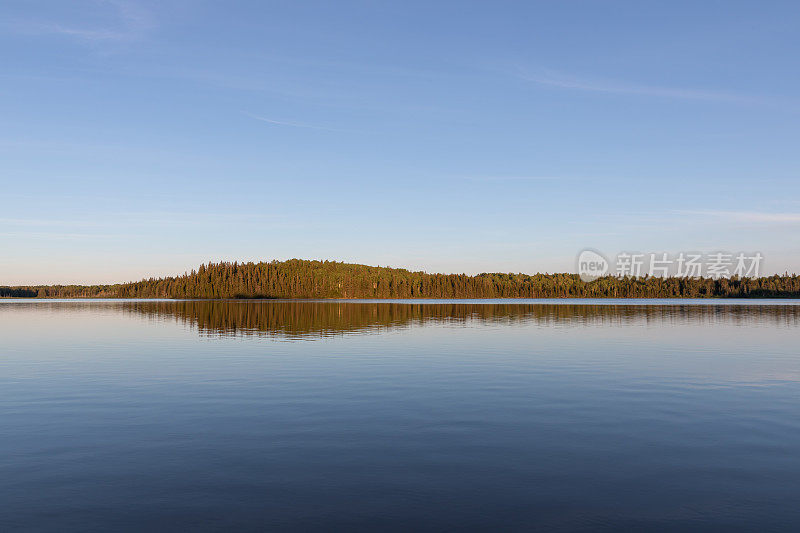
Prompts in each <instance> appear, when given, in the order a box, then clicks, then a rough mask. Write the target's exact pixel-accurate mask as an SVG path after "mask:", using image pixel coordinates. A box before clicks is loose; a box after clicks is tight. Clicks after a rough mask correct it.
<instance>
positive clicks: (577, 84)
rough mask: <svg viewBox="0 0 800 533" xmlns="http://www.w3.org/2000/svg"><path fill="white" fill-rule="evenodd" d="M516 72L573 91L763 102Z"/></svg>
mask: <svg viewBox="0 0 800 533" xmlns="http://www.w3.org/2000/svg"><path fill="white" fill-rule="evenodd" d="M518 76H519V77H520V78H522V79H523V80H526V81H529V82H532V83H536V84H539V85H544V86H549V87H557V88H560V89H571V90H577V91H592V92H601V93H609V94H630V95H639V96H652V97H657V98H674V99H681V100H705V101H714V102H727V103H750V104H753V103H756V104H763V103H767V100H766V99H761V98H754V97H750V96H745V95H739V94H733V93H728V92H719V91H708V90H698V89H689V88H682V87H668V86H661V85H644V84H638V83H630V82H625V81H618V80H599V79H587V78H579V77H574V76H570V75H565V74H563V73H559V72H555V71H551V70H537V71H530V70H526V69H519V72H518Z"/></svg>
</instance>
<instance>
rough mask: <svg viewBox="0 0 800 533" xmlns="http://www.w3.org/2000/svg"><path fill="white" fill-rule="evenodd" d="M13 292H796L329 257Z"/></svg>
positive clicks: (773, 286) (799, 285)
mask: <svg viewBox="0 0 800 533" xmlns="http://www.w3.org/2000/svg"><path fill="white" fill-rule="evenodd" d="M0 296H2V297H16V298H40V299H43V298H141V299H152V298H175V299H187V298H188V299H209V300H212V299H240V300H246V299H265V300H266V299H375V300H386V299H414V300H417V299H419V300H423V299H486V298H498V299H510V298H559V299H561V298H563V299H572V298H594V299H597V298H601V299H607V298H619V299H641V298H669V299H672V298H675V299H686V298H719V299H728V298H770V299H783V298H800V276H798V275H796V274H791V275H788V274H787V275H783V276H778V275H774V276H766V277H759V278H737V277H734V278H719V279H712V278H688V277H687V278H676V277H666V278H662V277H649V276H644V277H636V278H635V277H614V276H605V277H602V278H598V279H596V280H594V281H590V282H585V281H583V280H581V278H580V277H579V276H578V275H577V274H569V273H558V274H533V275H530V274H514V273H483V274H477V275H474V276H472V275H467V274H428V273H426V272H412V271H409V270H405V269H400V268H388V267H375V266H368V265H359V264H351V263H340V262H336V261H309V260H302V259H290V260H288V261H270V262H259V263H236V262H234V263H208V264H203V265H200V267H199V268H198V269H197V270H192V272H191V273H186V274H183V275H180V276H171V277H164V278H149V279H145V280H142V281H138V282H130V283H120V284H111V285H29V286H16V287H0Z"/></svg>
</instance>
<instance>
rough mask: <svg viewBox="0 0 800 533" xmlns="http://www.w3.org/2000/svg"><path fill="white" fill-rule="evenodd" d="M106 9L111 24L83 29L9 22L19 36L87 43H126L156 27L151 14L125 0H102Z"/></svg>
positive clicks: (35, 22) (61, 23)
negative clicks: (22, 34) (58, 38)
mask: <svg viewBox="0 0 800 533" xmlns="http://www.w3.org/2000/svg"><path fill="white" fill-rule="evenodd" d="M98 3H99V4H100V5H102V6H106V8H107V9H106V11H107V12H108V13H107V15H108V19H109V21H108V22H109V23H108V25H106V26H94V27H90V26H83V25H80V24H74V23H66V22H61V21H58V22H53V21H31V20H16V21H12V22H10V23H8V24H9V25H10V26H11V27H12V28H13V30H14V31H16V32H17V33H24V34H32V35H62V36H65V37H75V38H78V39H82V40H86V41H125V40H133V39H137V38H139V37H141V36H142V35H143V34H145V33H146V32H147V31H149V30H150V29H152V28H153V27H154V26H155V24H154V21H153V18H152V16H151V15H150V13H149V12H148V11H146V10H144V9H142V8H141V7H140V6H139V5H137V4H135V3H132V2H129V1H126V0H100V2H98Z"/></svg>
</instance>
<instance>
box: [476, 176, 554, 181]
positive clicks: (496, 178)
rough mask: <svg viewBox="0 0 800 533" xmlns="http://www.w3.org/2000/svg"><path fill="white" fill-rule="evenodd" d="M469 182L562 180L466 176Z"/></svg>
mask: <svg viewBox="0 0 800 533" xmlns="http://www.w3.org/2000/svg"><path fill="white" fill-rule="evenodd" d="M463 179H465V180H469V181H554V180H562V179H564V178H562V177H560V176H464V178H463Z"/></svg>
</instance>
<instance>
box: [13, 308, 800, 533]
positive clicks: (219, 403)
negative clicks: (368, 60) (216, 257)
mask: <svg viewBox="0 0 800 533" xmlns="http://www.w3.org/2000/svg"><path fill="white" fill-rule="evenodd" d="M0 339H1V342H2V355H1V356H0V480H1V481H0V530H3V531H6V530H30V531H109V530H115V531H119V530H132V531H133V530H136V531H140V530H143V529H151V530H164V529H191V530H201V531H203V530H209V531H224V530H265V529H269V530H289V529H292V530H298V529H299V530H330V529H338V530H375V529H382V530H436V531H441V530H452V529H485V530H496V529H507V530H531V529H537V528H538V529H545V530H554V531H598V530H600V531H602V530H620V529H648V530H663V531H687V530H697V531H706V530H725V531H765V530H797V529H798V528H800V506H798V505H797V502H798V501H800V355H799V354H798V348H797V347H798V341H800V302H798V301H789V300H784V301H766V302H764V301H746V302H738V301H686V300H679V301H675V300H670V301H661V300H654V301H642V300H637V301H617V300H603V301H591V300H590V301H585V300H581V301H574V300H569V301H564V300H562V301H532V300H500V301H492V302H484V301H467V302H464V301H448V302H442V301H413V302H403V301H394V302H339V301H334V302H330V301H328V302H297V301H290V302H281V301H272V302H262V301H245V302H241V301H235V302H209V301H177V302H175V301H122V302H121V301H77V302H75V301H11V300H6V301H0Z"/></svg>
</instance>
